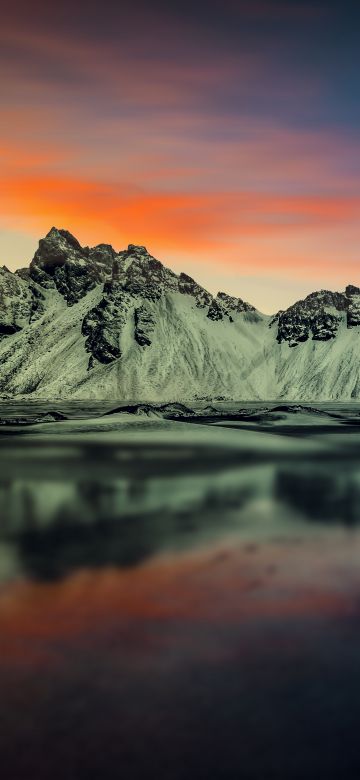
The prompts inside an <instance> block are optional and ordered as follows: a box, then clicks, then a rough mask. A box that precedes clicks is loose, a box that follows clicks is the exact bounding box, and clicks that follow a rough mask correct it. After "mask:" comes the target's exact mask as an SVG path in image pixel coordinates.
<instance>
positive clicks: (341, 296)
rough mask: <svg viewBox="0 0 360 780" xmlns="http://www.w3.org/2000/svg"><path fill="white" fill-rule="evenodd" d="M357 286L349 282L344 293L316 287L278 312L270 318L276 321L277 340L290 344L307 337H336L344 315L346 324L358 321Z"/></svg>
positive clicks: (349, 325) (359, 321) (357, 322)
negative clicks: (316, 289) (315, 289)
mask: <svg viewBox="0 0 360 780" xmlns="http://www.w3.org/2000/svg"><path fill="white" fill-rule="evenodd" d="M357 289H358V288H356V287H353V286H352V285H349V287H347V288H346V291H345V293H339V292H332V291H331V290H319V291H318V292H314V293H310V295H308V296H307V297H306V298H304V300H300V301H297V302H296V303H294V304H293V305H292V306H290V307H289V308H288V309H287V310H286V311H281V312H278V314H277V315H276V317H275V319H274V320H273V322H277V324H278V334H277V340H278V342H279V343H281V342H282V341H287V342H288V344H289V346H290V347H294V346H296V345H297V344H299V343H300V342H303V341H307V340H308V339H309V338H312V339H313V340H314V341H328V340H329V339H332V338H334V337H335V336H336V334H337V331H338V329H339V325H340V322H341V320H342V319H343V316H344V314H346V321H347V326H348V327H352V326H353V325H357V324H360V305H358V304H360V299H359V298H358V297H357V295H358V293H357Z"/></svg>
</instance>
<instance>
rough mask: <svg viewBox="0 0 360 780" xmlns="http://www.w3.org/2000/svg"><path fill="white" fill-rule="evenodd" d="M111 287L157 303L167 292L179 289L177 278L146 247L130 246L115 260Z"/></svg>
mask: <svg viewBox="0 0 360 780" xmlns="http://www.w3.org/2000/svg"><path fill="white" fill-rule="evenodd" d="M110 285H111V286H114V285H115V286H117V287H119V286H120V287H121V288H122V290H124V291H125V292H127V293H129V294H130V295H138V296H141V297H142V298H144V299H146V300H152V301H155V300H158V299H159V298H160V297H161V295H162V294H163V292H164V291H165V290H176V289H177V276H176V274H175V273H174V272H173V271H170V269H169V268H166V267H165V266H164V265H163V264H162V263H161V262H160V260H156V259H155V257H153V256H152V255H150V254H149V252H148V251H147V249H146V247H144V246H136V245H135V244H129V246H128V248H127V250H125V251H123V252H119V254H118V256H117V257H116V258H115V261H114V264H113V271H112V279H111V283H110ZM110 285H109V286H108V287H109V288H110Z"/></svg>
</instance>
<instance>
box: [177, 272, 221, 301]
mask: <svg viewBox="0 0 360 780" xmlns="http://www.w3.org/2000/svg"><path fill="white" fill-rule="evenodd" d="M178 289H179V292H180V293H182V295H191V296H192V297H193V298H195V301H196V306H197V307H198V308H199V309H203V308H205V307H206V306H210V304H211V302H212V300H213V297H212V295H210V293H209V292H207V290H205V289H204V288H203V287H201V286H200V284H198V283H197V282H195V280H194V279H192V277H191V276H188V275H187V274H184V273H181V274H180V276H179V281H178Z"/></svg>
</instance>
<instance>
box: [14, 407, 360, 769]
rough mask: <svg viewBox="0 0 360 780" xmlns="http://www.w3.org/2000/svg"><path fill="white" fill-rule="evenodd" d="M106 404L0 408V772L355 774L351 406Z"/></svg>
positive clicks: (357, 688)
mask: <svg viewBox="0 0 360 780" xmlns="http://www.w3.org/2000/svg"><path fill="white" fill-rule="evenodd" d="M110 408H111V404H109V405H105V406H102V405H96V404H85V405H84V404H66V405H64V404H62V405H61V406H57V407H56V411H57V412H58V418H56V416H55V417H54V415H53V416H52V417H47V418H42V417H41V415H46V414H48V413H49V412H52V413H53V412H54V406H53V405H52V406H51V408H50V406H46V405H44V404H37V405H27V406H25V407H23V406H21V405H20V404H5V403H3V404H2V405H0V419H1V420H2V422H3V425H2V426H1V428H0V518H1V522H0V756H1V776H2V777H4V778H6V780H8V778H9V780H10V779H11V780H12V779H14V780H22V778H24V779H25V778H26V780H32V779H33V778H37V780H48V778H52V779H54V780H60V779H61V780H85V779H87V778H96V779H97V778H101V780H103V778H113V777H124V778H126V779H128V778H129V779H131V780H132V779H134V780H138V778H145V777H146V778H148V777H150V778H152V777H154V778H157V779H158V780H162V779H164V780H165V778H166V780H167V779H168V778H172V779H173V780H180V779H181V780H183V779H184V780H185V778H186V780H192V778H194V779H196V780H198V778H199V779H202V778H204V779H205V778H206V779H207V778H211V780H212V778H214V779H217V778H224V779H226V780H227V779H229V780H230V778H231V779H234V780H238V779H239V778H241V779H243V778H244V780H247V778H249V780H250V779H251V780H267V778H276V780H279V779H280V780H281V779H282V778H284V779H285V778H286V780H287V779H288V778H289V779H290V778H291V779H292V778H296V779H297V778H299V780H300V778H306V779H308V778H314V779H315V778H316V780H318V778H320V777H325V778H327V779H329V778H334V779H335V778H336V780H339V778H341V780H346V779H347V778H354V780H355V778H356V779H357V778H359V777H360V753H359V750H358V723H359V718H360V666H359V661H358V659H359V653H360V570H359V561H360V535H359V529H360V524H359V521H360V449H359V433H360V428H358V419H360V418H359V409H358V407H356V406H355V405H351V406H350V407H349V408H343V407H342V408H341V409H340V410H339V409H336V410H335V417H334V416H331V415H330V416H327V415H326V413H325V411H324V410H321V413H319V414H318V413H317V412H313V411H311V413H310V412H309V413H305V412H304V413H303V412H302V411H300V412H299V411H297V412H296V413H295V412H294V413H293V412H291V411H290V412H284V413H282V412H280V413H277V414H272V413H270V414H267V415H265V416H264V415H262V416H261V419H259V418H256V419H254V420H253V422H251V420H250V422H249V421H248V422H246V423H244V422H243V421H240V422H239V421H236V420H235V421H234V419H233V417H231V419H230V417H229V420H226V419H223V420H221V421H220V422H219V421H216V420H212V421H211V420H209V421H208V423H207V424H197V423H195V424H192V423H191V424H189V423H184V422H172V421H164V420H160V419H153V418H151V417H149V418H142V417H141V416H139V417H134V416H132V417H131V416H130V415H126V414H122V413H118V414H115V415H106V414H105V415H104V412H107V411H109V409H110ZM332 411H334V410H332ZM34 420H38V422H37V423H35V424H34ZM44 420H45V421H44ZM27 422H30V423H33V424H31V425H27V424H26V423H27ZM358 431H359V433H358Z"/></svg>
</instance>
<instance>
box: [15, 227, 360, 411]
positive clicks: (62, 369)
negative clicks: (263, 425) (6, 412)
mask: <svg viewBox="0 0 360 780" xmlns="http://www.w3.org/2000/svg"><path fill="white" fill-rule="evenodd" d="M0 304H1V311H0V342H1V343H0V361H1V362H0V390H1V392H2V393H3V394H7V395H18V394H21V395H27V394H34V395H35V396H37V397H39V396H40V397H60V396H61V397H64V396H67V395H73V394H74V393H75V394H77V396H78V397H83V398H85V397H103V398H114V399H116V398H119V399H121V398H124V399H130V398H131V399H137V400H164V401H166V400H170V399H171V400H174V399H179V400H180V399H183V398H187V399H191V398H196V397H205V398H214V397H218V396H219V395H221V396H222V397H223V398H224V399H226V398H243V399H247V398H262V399H271V398H288V399H292V398H293V399H295V400H301V399H304V400H305V399H306V400H311V399H313V398H317V399H318V398H319V397H320V398H321V397H328V398H330V397H334V398H342V397H346V398H351V397H359V396H360V378H359V369H358V365H359V360H358V357H359V354H358V353H359V341H358V339H357V336H358V333H359V330H358V326H359V325H360V288H358V287H355V286H352V285H349V286H348V287H346V289H345V291H344V292H330V291H326V290H322V291H320V292H315V293H312V294H311V295H309V296H307V298H305V299H304V300H302V301H298V302H296V303H295V304H293V306H290V307H289V309H287V310H286V311H281V312H278V313H277V314H276V315H275V316H274V317H273V318H270V317H268V316H266V315H262V314H261V313H260V312H258V311H257V310H256V309H255V307H254V306H252V305H251V304H249V303H247V302H245V301H243V300H242V299H240V298H236V297H233V296H230V295H227V294H226V293H224V292H219V293H218V294H217V295H216V296H215V297H214V296H212V295H211V294H210V293H209V292H208V291H207V290H205V289H204V288H203V287H201V286H200V285H199V284H198V283H197V282H196V281H195V280H194V279H192V278H191V277H190V276H188V275H187V274H185V273H181V274H180V275H177V274H175V273H174V272H173V271H171V270H170V269H169V268H167V267H166V266H164V265H163V264H162V263H161V262H160V261H159V260H157V259H156V258H154V257H153V256H152V255H150V254H149V252H148V251H147V249H146V248H145V247H144V246H136V245H134V244H129V246H128V248H127V249H126V250H123V251H120V252H117V251H115V250H114V249H113V247H112V246H110V245H109V244H100V245H98V246H96V247H93V248H89V247H82V246H81V245H80V243H79V242H78V241H77V239H76V238H74V236H72V235H71V234H70V233H69V232H68V231H66V230H58V229H57V228H52V229H51V230H50V232H49V233H48V234H47V236H45V238H43V239H41V241H40V242H39V248H38V250H37V251H36V253H35V256H34V258H33V260H32V261H31V263H30V266H29V268H23V269H20V270H18V271H17V272H15V273H14V274H13V273H11V272H10V271H9V270H8V269H7V268H6V267H5V266H4V267H3V268H2V269H0ZM316 345H317V346H316ZM325 345H326V347H325ZM340 345H341V348H338V346H340ZM293 347H297V349H296V350H294V349H293ZM324 349H325V352H324Z"/></svg>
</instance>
